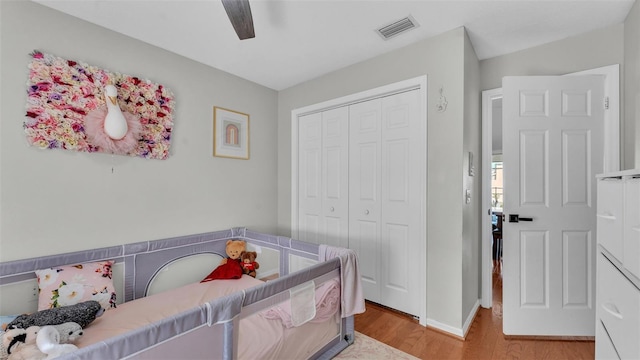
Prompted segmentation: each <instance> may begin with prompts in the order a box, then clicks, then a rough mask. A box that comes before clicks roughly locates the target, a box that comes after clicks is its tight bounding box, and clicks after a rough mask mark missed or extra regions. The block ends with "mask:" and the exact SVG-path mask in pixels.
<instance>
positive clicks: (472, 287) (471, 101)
mask: <svg viewBox="0 0 640 360" xmlns="http://www.w3.org/2000/svg"><path fill="white" fill-rule="evenodd" d="M464 40H465V41H464V141H463V153H462V157H463V167H462V179H463V182H464V188H463V189H462V190H463V191H466V190H467V189H468V190H470V191H471V202H470V203H468V204H466V203H465V201H464V200H463V205H462V215H463V228H462V308H461V311H462V316H463V319H462V320H463V321H464V324H463V330H464V331H466V330H468V327H469V326H471V321H473V316H474V315H475V311H476V310H477V309H478V307H479V306H480V300H479V299H480V297H481V291H480V284H481V283H482V282H481V280H482V271H481V269H480V264H481V263H482V262H481V255H482V251H481V249H482V246H481V245H482V244H481V243H482V235H481V226H480V222H481V221H482V220H488V218H487V216H486V215H485V212H483V211H482V172H483V170H484V169H482V148H481V144H482V120H481V117H480V114H481V113H482V108H481V99H482V93H481V92H480V62H479V61H478V57H477V55H476V53H475V50H474V49H473V45H472V44H471V41H470V40H469V36H467V34H466V33H465V37H464ZM469 153H471V154H473V169H474V175H471V174H469V162H470V159H469V155H468V154H469ZM463 335H464V334H463Z"/></svg>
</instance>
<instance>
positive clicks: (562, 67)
mask: <svg viewBox="0 0 640 360" xmlns="http://www.w3.org/2000/svg"><path fill="white" fill-rule="evenodd" d="M637 6H638V4H636V5H635V7H637ZM624 29H625V25H623V24H619V25H614V26H611V27H607V28H604V29H600V30H595V31H592V32H589V33H586V34H582V35H578V36H574V37H571V38H567V39H563V40H559V41H555V42H552V43H549V44H545V45H541V46H537V47H533V48H530V49H526V50H522V51H518V52H515V53H512V54H507V55H503V56H498V57H495V58H491V59H486V60H482V61H480V74H481V80H480V88H481V90H489V89H495V88H499V87H502V77H504V76H529V75H564V74H568V73H572V72H577V71H582V70H588V69H594V68H598V67H601V66H607V65H614V64H620V65H621V70H620V71H621V74H620V84H621V87H623V86H624V83H625V79H628V77H627V76H623V73H622V72H623V69H624V66H623V65H622V64H623V63H624V53H625V41H624V33H625V30H624ZM633 41H636V42H637V41H638V37H637V35H636V37H635V39H633ZM620 100H621V102H622V103H621V109H623V103H624V99H620ZM622 113H623V111H621V114H620V116H621V129H625V127H626V126H627V125H626V122H627V121H626V120H625V118H624V115H623V114H622ZM624 131H625V130H623V131H622V132H624ZM632 133H633V131H632ZM623 136H626V137H630V136H629V135H621V137H623ZM623 140H624V139H621V147H622V149H621V154H620V155H621V159H622V158H625V157H626V154H629V153H630V154H633V142H632V143H628V141H629V140H632V139H627V140H624V144H623V143H622V141H623ZM629 149H630V150H631V152H630V150H629ZM621 162H622V164H621V165H622V166H623V168H625V166H629V164H631V165H630V166H632V165H633V159H631V163H629V161H627V160H626V159H625V161H622V160H621Z"/></svg>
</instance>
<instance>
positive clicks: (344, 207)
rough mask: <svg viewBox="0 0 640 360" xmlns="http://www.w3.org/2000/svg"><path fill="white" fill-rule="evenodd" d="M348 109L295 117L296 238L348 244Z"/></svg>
mask: <svg viewBox="0 0 640 360" xmlns="http://www.w3.org/2000/svg"><path fill="white" fill-rule="evenodd" d="M348 116H349V113H348V108H346V107H342V108H337V109H333V110H328V111H325V112H321V113H314V114H310V115H305V116H302V117H300V118H299V119H298V130H299V133H298V139H299V140H298V141H299V144H298V162H299V163H298V237H299V239H300V240H302V241H307V242H311V243H316V244H327V245H332V246H340V247H345V248H346V247H348V246H349V243H348V230H349V227H348V215H349V214H348V205H349V203H348V201H349V198H348V160H349V158H348V150H349V149H348V141H349V139H348V121H349V119H348Z"/></svg>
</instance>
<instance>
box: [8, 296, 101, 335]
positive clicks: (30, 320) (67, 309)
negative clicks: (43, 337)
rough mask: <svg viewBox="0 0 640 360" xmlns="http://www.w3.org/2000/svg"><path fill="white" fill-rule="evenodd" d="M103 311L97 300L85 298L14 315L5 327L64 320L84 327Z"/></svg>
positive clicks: (44, 323)
mask: <svg viewBox="0 0 640 360" xmlns="http://www.w3.org/2000/svg"><path fill="white" fill-rule="evenodd" d="M102 313H104V309H103V308H102V305H100V303H99V302H97V301H95V300H87V301H83V302H80V303H77V304H75V305H67V306H61V307H56V308H51V309H45V310H40V311H37V312H35V313H33V314H24V315H20V316H18V317H16V318H15V319H14V320H13V321H11V322H10V323H9V324H7V329H16V328H20V329H26V328H28V327H29V326H45V325H58V324H62V323H66V322H75V323H77V324H78V325H80V326H81V327H82V328H85V327H86V326H87V325H89V324H90V323H91V322H92V321H93V320H95V319H96V318H97V317H99V316H100V315H102Z"/></svg>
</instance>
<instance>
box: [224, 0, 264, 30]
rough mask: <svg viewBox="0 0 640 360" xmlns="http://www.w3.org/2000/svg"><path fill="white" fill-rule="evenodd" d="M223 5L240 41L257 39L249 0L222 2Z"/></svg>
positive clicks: (227, 0) (226, 0)
mask: <svg viewBox="0 0 640 360" xmlns="http://www.w3.org/2000/svg"><path fill="white" fill-rule="evenodd" d="M222 5H223V6H224V9H225V11H226V12H227V16H229V20H231V25H233V28H234V29H235V30H236V34H238V37H239V38H240V40H245V39H251V38H254V37H256V34H255V32H254V31H253V17H251V7H250V6H249V0H222Z"/></svg>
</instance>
